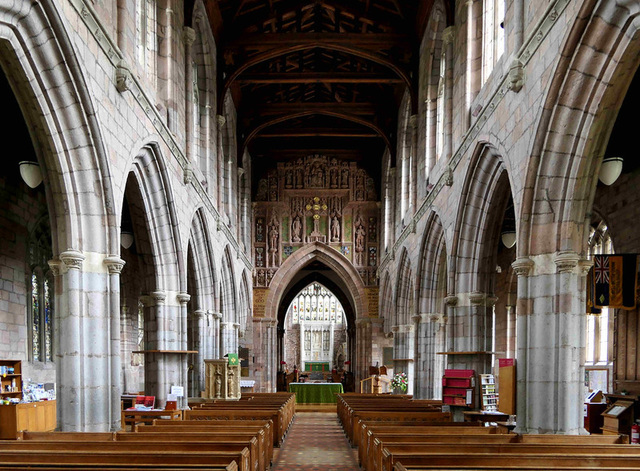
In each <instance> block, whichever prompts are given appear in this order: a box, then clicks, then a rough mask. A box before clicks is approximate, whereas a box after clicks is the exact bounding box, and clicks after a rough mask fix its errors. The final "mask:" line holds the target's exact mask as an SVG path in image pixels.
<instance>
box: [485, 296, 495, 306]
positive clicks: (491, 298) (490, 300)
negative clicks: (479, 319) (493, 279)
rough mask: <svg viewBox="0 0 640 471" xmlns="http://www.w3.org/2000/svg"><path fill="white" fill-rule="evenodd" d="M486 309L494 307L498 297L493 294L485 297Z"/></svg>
mask: <svg viewBox="0 0 640 471" xmlns="http://www.w3.org/2000/svg"><path fill="white" fill-rule="evenodd" d="M486 301H487V303H486V304H487V307H491V306H495V304H496V303H497V302H498V297H497V296H496V295H495V294H490V295H488V296H487V299H486Z"/></svg>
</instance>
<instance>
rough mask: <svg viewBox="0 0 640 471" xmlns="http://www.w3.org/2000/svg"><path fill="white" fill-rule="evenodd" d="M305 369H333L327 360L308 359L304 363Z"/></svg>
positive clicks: (315, 370)
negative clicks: (313, 360) (314, 360)
mask: <svg viewBox="0 0 640 471" xmlns="http://www.w3.org/2000/svg"><path fill="white" fill-rule="evenodd" d="M304 371H311V372H317V371H327V372H329V371H331V370H330V369H329V363H326V362H317V361H316V362H310V361H307V362H305V364H304Z"/></svg>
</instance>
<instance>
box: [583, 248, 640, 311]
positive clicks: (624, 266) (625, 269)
mask: <svg viewBox="0 0 640 471" xmlns="http://www.w3.org/2000/svg"><path fill="white" fill-rule="evenodd" d="M637 281H638V255H637V254H628V255H594V256H593V286H594V288H593V306H594V307H596V308H600V307H603V306H609V307H612V308H621V309H634V308H635V307H636V284H637Z"/></svg>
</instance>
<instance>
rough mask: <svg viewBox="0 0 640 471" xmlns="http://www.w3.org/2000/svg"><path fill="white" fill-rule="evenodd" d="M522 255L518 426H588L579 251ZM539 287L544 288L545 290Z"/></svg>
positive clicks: (560, 429) (518, 265)
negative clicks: (584, 409)
mask: <svg viewBox="0 0 640 471" xmlns="http://www.w3.org/2000/svg"><path fill="white" fill-rule="evenodd" d="M536 260H540V261H539V262H536V263H533V262H532V261H531V260H530V259H523V258H518V259H516V261H515V262H514V263H513V264H512V266H513V268H514V270H515V271H516V273H517V275H518V305H517V315H518V324H517V329H518V347H517V352H518V354H517V358H518V363H517V365H516V370H517V379H518V384H517V412H518V417H517V424H518V425H517V429H518V430H519V431H521V432H523V433H565V434H578V433H582V432H583V420H582V419H583V416H582V393H583V391H582V385H583V381H584V366H583V362H582V358H583V356H584V347H585V345H584V344H585V336H584V332H585V323H586V314H585V312H584V306H585V299H584V296H585V289H584V288H585V276H586V273H587V271H588V268H589V266H590V263H591V262H590V261H587V260H581V259H580V256H579V255H578V254H577V253H575V252H556V253H554V254H553V255H552V257H544V258H543V257H541V256H539V259H538V258H537V259H536ZM540 293H544V294H545V296H542V295H541V294H540Z"/></svg>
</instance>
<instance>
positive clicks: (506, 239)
mask: <svg viewBox="0 0 640 471" xmlns="http://www.w3.org/2000/svg"><path fill="white" fill-rule="evenodd" d="M501 239H502V243H503V244H504V246H505V247H506V248H508V249H510V248H511V247H513V246H514V245H516V231H504V232H503V233H502V236H501Z"/></svg>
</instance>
